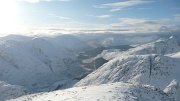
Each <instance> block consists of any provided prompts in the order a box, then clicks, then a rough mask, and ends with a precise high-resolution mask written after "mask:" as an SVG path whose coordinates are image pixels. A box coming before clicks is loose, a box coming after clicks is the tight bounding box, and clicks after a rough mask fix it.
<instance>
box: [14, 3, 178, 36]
mask: <svg viewBox="0 0 180 101" xmlns="http://www.w3.org/2000/svg"><path fill="white" fill-rule="evenodd" d="M16 3H17V4H18V8H19V12H18V17H17V19H18V24H19V25H20V26H23V27H25V28H27V29H28V28H29V29H33V28H34V29H38V28H39V29H40V28H41V29H43V28H44V29H50V30H51V29H53V30H55V29H56V31H61V30H68V31H85V30H87V31H88V32H91V31H94V32H95V31H96V32H97V31H99V32H111V31H112V32H117V33H119V32H123V33H126V32H128V33H129V32H131V33H134V32H136V33H137V32H138V33H140V32H142V33H144V32H158V31H166V30H167V29H168V30H180V0H16Z"/></svg>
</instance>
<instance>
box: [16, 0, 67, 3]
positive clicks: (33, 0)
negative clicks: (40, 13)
mask: <svg viewBox="0 0 180 101" xmlns="http://www.w3.org/2000/svg"><path fill="white" fill-rule="evenodd" d="M17 1H25V2H29V3H38V2H40V1H45V2H50V1H62V2H68V1H71V0H17Z"/></svg>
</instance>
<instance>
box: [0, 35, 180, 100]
mask: <svg viewBox="0 0 180 101" xmlns="http://www.w3.org/2000/svg"><path fill="white" fill-rule="evenodd" d="M131 37H132V36H129V37H127V36H122V35H99V36H98V35H97V36H96V35H95V36H93V35H92V36H86V35H84V36H81V35H79V36H78V35H77V36H76V35H59V36H47V37H25V36H7V37H3V38H0V81H1V82H0V101H4V100H8V99H11V98H17V97H19V96H21V95H25V96H23V97H20V98H17V99H15V101H24V100H25V101H57V100H58V101H64V100H68V101H86V100H90V101H179V96H180V89H179V88H180V87H179V81H180V74H179V72H180V68H179V67H180V55H179V52H180V46H179V43H178V39H176V38H175V37H173V36H172V37H170V38H167V39H166V38H160V39H159V40H157V41H155V40H156V39H158V38H159V36H140V37H138V36H136V37H134V38H135V39H134V40H132V38H131ZM117 45H128V46H130V45H131V46H133V47H134V48H132V47H131V48H130V49H128V50H126V51H125V50H121V49H109V48H108V47H116V46H117ZM98 47H105V48H104V49H107V50H103V51H102V50H100V51H93V52H97V53H95V54H96V55H97V54H98V55H97V56H95V57H94V56H93V55H92V57H89V58H87V59H85V60H83V58H82V59H81V60H79V58H78V55H79V54H80V53H83V55H84V56H86V55H87V54H84V52H85V51H89V50H90V53H91V50H93V49H96V48H98ZM101 51H102V53H100V54H99V52H101ZM93 54H94V53H93ZM88 55H89V54H88ZM88 55H87V56H86V57H88ZM98 59H101V60H99V61H98ZM103 59H104V60H103ZM95 60H97V61H96V62H101V63H99V65H101V64H103V63H105V61H106V62H107V63H105V64H103V65H102V66H101V67H96V68H93V67H89V68H86V67H85V66H84V64H82V63H81V61H83V62H84V61H85V62H88V63H89V64H90V65H89V66H93V65H94V64H92V63H93V61H95ZM96 69H97V70H96ZM93 70H94V72H92V73H90V74H89V75H87V73H89V72H90V71H93ZM86 75H87V76H86ZM4 81H5V82H6V83H5V82H4ZM73 86H74V87H73ZM77 86H82V87H77ZM69 87H73V88H70V89H66V90H60V89H64V88H69ZM54 90H57V91H54ZM40 91H43V92H42V93H37V92H40ZM29 93H31V95H26V94H29ZM32 93H34V94H32Z"/></svg>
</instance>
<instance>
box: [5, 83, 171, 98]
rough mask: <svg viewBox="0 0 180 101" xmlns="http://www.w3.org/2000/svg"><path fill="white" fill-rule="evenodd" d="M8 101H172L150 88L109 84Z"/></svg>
mask: <svg viewBox="0 0 180 101" xmlns="http://www.w3.org/2000/svg"><path fill="white" fill-rule="evenodd" d="M8 101H174V100H173V99H172V98H170V97H169V96H168V95H167V94H166V93H164V92H163V91H161V90H160V89H157V88H155V87H151V86H141V85H133V84H128V83H122V82H118V83H111V84H104V85H100V86H84V87H75V88H70V89H66V90H59V91H53V92H49V93H38V94H32V95H27V96H23V97H20V98H18V99H12V100H8Z"/></svg>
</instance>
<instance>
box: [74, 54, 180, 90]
mask: <svg viewBox="0 0 180 101" xmlns="http://www.w3.org/2000/svg"><path fill="white" fill-rule="evenodd" d="M179 66H180V61H179V60H177V59H174V58H171V57H167V56H161V55H130V56H122V57H117V58H115V59H112V60H110V61H109V62H107V63H105V64H104V65H103V66H101V67H100V68H98V69H97V70H96V71H94V72H92V73H91V74H89V75H88V76H87V77H85V78H83V79H82V80H80V81H79V82H78V83H77V84H76V86H87V85H99V84H105V83H112V82H119V81H123V82H130V83H133V84H148V85H153V86H156V87H159V88H161V89H164V88H165V87H166V86H167V85H168V84H169V83H170V82H171V81H172V80H173V79H177V80H178V81H179V80H180V74H179V71H180V68H179Z"/></svg>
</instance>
